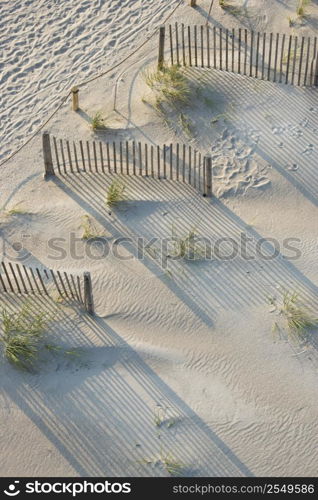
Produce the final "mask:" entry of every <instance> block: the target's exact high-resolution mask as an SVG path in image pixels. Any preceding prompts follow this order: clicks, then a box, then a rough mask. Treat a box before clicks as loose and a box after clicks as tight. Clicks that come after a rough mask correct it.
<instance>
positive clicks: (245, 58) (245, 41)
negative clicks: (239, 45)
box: [244, 29, 247, 75]
mask: <svg viewBox="0 0 318 500" xmlns="http://www.w3.org/2000/svg"><path fill="white" fill-rule="evenodd" d="M244 44H245V47H244V48H245V50H244V75H246V65H247V30H246V29H245V30H244Z"/></svg>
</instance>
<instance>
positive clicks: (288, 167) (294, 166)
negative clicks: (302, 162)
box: [286, 163, 299, 171]
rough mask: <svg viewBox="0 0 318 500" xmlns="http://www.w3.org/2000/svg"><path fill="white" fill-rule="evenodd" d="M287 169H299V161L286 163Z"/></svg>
mask: <svg viewBox="0 0 318 500" xmlns="http://www.w3.org/2000/svg"><path fill="white" fill-rule="evenodd" d="M286 169H287V170H293V171H295V170H298V169H299V166H298V165H297V163H288V164H287V165H286Z"/></svg>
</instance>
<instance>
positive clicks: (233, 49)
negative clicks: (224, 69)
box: [232, 28, 235, 73]
mask: <svg viewBox="0 0 318 500" xmlns="http://www.w3.org/2000/svg"><path fill="white" fill-rule="evenodd" d="M234 51H235V28H232V73H234Z"/></svg>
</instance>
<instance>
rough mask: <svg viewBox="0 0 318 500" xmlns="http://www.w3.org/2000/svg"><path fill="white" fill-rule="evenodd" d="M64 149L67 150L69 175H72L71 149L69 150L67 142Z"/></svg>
mask: <svg viewBox="0 0 318 500" xmlns="http://www.w3.org/2000/svg"><path fill="white" fill-rule="evenodd" d="M66 149H67V156H68V162H69V166H70V169H71V173H72V174H74V171H73V163H72V156H71V149H70V143H69V141H66Z"/></svg>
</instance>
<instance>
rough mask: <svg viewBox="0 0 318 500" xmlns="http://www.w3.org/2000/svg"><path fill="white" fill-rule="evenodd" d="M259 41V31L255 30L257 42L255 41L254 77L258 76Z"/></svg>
mask: <svg viewBox="0 0 318 500" xmlns="http://www.w3.org/2000/svg"><path fill="white" fill-rule="evenodd" d="M259 41H260V32H259V31H258V32H257V42H256V68H255V78H258V59H259Z"/></svg>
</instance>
